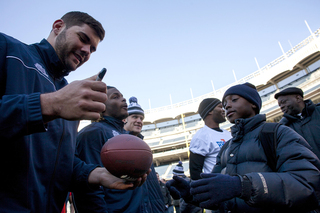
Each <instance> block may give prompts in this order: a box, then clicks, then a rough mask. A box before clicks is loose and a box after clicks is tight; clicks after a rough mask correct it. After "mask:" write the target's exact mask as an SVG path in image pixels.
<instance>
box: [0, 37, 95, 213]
mask: <svg viewBox="0 0 320 213" xmlns="http://www.w3.org/2000/svg"><path fill="white" fill-rule="evenodd" d="M63 68H64V67H63V65H62V63H61V62H60V60H59V58H58V56H57V55H56V53H55V51H54V49H53V47H52V46H51V45H50V44H49V43H48V42H47V40H45V39H43V40H42V41H41V42H40V43H37V44H33V45H26V44H23V43H22V42H20V41H18V40H16V39H14V38H12V37H10V36H7V35H5V34H2V33H0V143H1V149H0V164H1V171H2V175H1V176H0V209H1V211H2V212H61V209H62V207H63V205H64V201H65V199H66V197H67V195H68V191H72V190H73V189H79V188H82V187H87V185H88V183H87V178H88V175H89V173H90V172H91V171H92V170H93V169H94V168H95V167H96V166H94V165H86V164H85V163H84V162H82V161H80V159H78V158H75V157H74V153H75V146H76V144H75V142H76V134H77V127H78V122H76V121H67V120H64V119H56V120H53V121H51V122H49V123H47V124H44V123H43V120H42V112H41V104H40V94H41V93H49V92H54V91H56V90H59V89H61V88H62V87H64V86H65V85H67V81H66V80H65V79H64V75H65V74H64V73H63Z"/></svg>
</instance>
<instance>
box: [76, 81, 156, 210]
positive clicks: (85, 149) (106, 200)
mask: <svg viewBox="0 0 320 213" xmlns="http://www.w3.org/2000/svg"><path fill="white" fill-rule="evenodd" d="M107 88H108V90H107V95H108V99H107V101H106V102H105V106H106V110H105V111H104V112H103V113H102V115H101V119H100V120H99V121H98V122H93V123H91V124H90V125H88V126H86V127H84V128H83V129H82V130H81V131H80V132H79V134H78V136H77V148H76V149H77V155H78V156H79V158H80V159H81V160H83V161H85V162H86V163H92V164H99V165H100V166H103V164H102V162H101V159H100V151H101V148H102V146H103V145H104V144H105V143H108V139H110V138H112V137H114V136H117V135H120V134H127V131H126V130H124V128H123V127H124V122H123V120H124V119H125V118H127V117H128V105H127V102H126V99H125V98H124V97H123V95H122V93H121V92H120V91H119V90H118V89H117V88H115V87H112V86H108V87H107ZM148 179H149V177H148V178H147V180H148ZM145 187H147V186H145V185H143V186H141V187H137V188H135V189H134V190H131V189H128V190H117V189H109V188H105V187H101V188H100V189H98V190H96V191H89V190H88V191H80V192H75V193H74V202H75V208H76V209H77V211H78V212H79V213H82V212H83V213H84V212H113V213H116V212H119V213H120V212H121V213H129V212H137V213H138V212H139V213H147V212H152V210H151V204H150V200H149V197H148V195H146V194H145V192H146V190H145Z"/></svg>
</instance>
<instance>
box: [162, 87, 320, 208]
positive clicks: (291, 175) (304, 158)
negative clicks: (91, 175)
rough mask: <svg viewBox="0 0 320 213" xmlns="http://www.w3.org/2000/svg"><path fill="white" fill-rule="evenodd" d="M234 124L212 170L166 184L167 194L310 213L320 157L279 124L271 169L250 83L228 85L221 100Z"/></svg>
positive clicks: (206, 204)
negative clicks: (198, 177)
mask: <svg viewBox="0 0 320 213" xmlns="http://www.w3.org/2000/svg"><path fill="white" fill-rule="evenodd" d="M222 100H223V101H222V103H223V105H224V108H225V109H226V116H227V118H228V120H229V121H230V122H231V123H233V124H234V125H233V126H232V127H231V133H232V137H233V138H232V139H231V140H229V141H228V142H227V143H226V144H225V145H224V146H223V147H222V149H221V150H220V152H219V154H218V156H217V163H216V165H215V167H214V168H213V171H212V173H203V174H201V177H202V179H200V180H197V181H193V182H192V183H191V184H190V185H189V184H187V183H186V182H184V181H183V179H179V178H174V180H173V181H171V182H168V187H169V189H170V192H171V193H172V195H173V196H181V197H183V198H184V199H185V200H186V201H187V202H190V203H193V204H198V205H199V206H200V207H202V208H208V209H219V210H220V211H221V212H246V213H250V212H254V213H257V212H258V213H259V212H299V213H301V212H310V211H315V210H316V209H317V208H318V205H319V190H320V171H319V169H320V161H319V159H318V158H317V157H316V155H315V154H314V153H313V152H312V151H311V150H310V148H311V147H310V146H309V144H308V143H307V142H306V140H305V139H303V137H301V136H300V135H299V134H297V133H296V132H295V131H293V130H292V129H291V128H289V127H287V126H284V125H281V126H279V128H278V130H277V133H276V134H277V140H276V142H277V148H276V156H277V165H276V171H273V170H272V169H271V168H270V167H269V165H268V163H267V157H266V155H265V152H264V149H263V147H262V144H261V142H260V141H259V133H260V130H261V128H262V125H263V124H264V123H265V122H266V116H265V115H263V114H259V112H260V108H261V98H260V96H259V94H258V92H257V90H256V88H255V87H254V85H252V84H250V83H245V84H241V85H236V86H233V87H231V88H229V89H228V90H227V91H226V92H225V94H224V96H223V99H222Z"/></svg>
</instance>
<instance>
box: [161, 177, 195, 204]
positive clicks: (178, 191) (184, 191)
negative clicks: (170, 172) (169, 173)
mask: <svg viewBox="0 0 320 213" xmlns="http://www.w3.org/2000/svg"><path fill="white" fill-rule="evenodd" d="M166 186H167V188H168V189H169V191H170V194H171V196H172V197H173V198H174V199H179V198H183V199H184V200H185V201H188V200H190V199H191V200H192V198H191V197H190V184H189V182H188V181H186V180H185V179H183V178H181V177H179V176H173V179H172V180H169V181H168V182H167V183H166Z"/></svg>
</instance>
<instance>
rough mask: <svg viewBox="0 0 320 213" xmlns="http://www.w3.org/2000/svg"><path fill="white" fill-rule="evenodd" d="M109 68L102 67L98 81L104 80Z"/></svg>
mask: <svg viewBox="0 0 320 213" xmlns="http://www.w3.org/2000/svg"><path fill="white" fill-rule="evenodd" d="M106 72H107V69H106V68H102V70H101V71H100V72H99V74H98V76H97V78H96V81H102V79H103V77H104V75H105V74H106Z"/></svg>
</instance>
